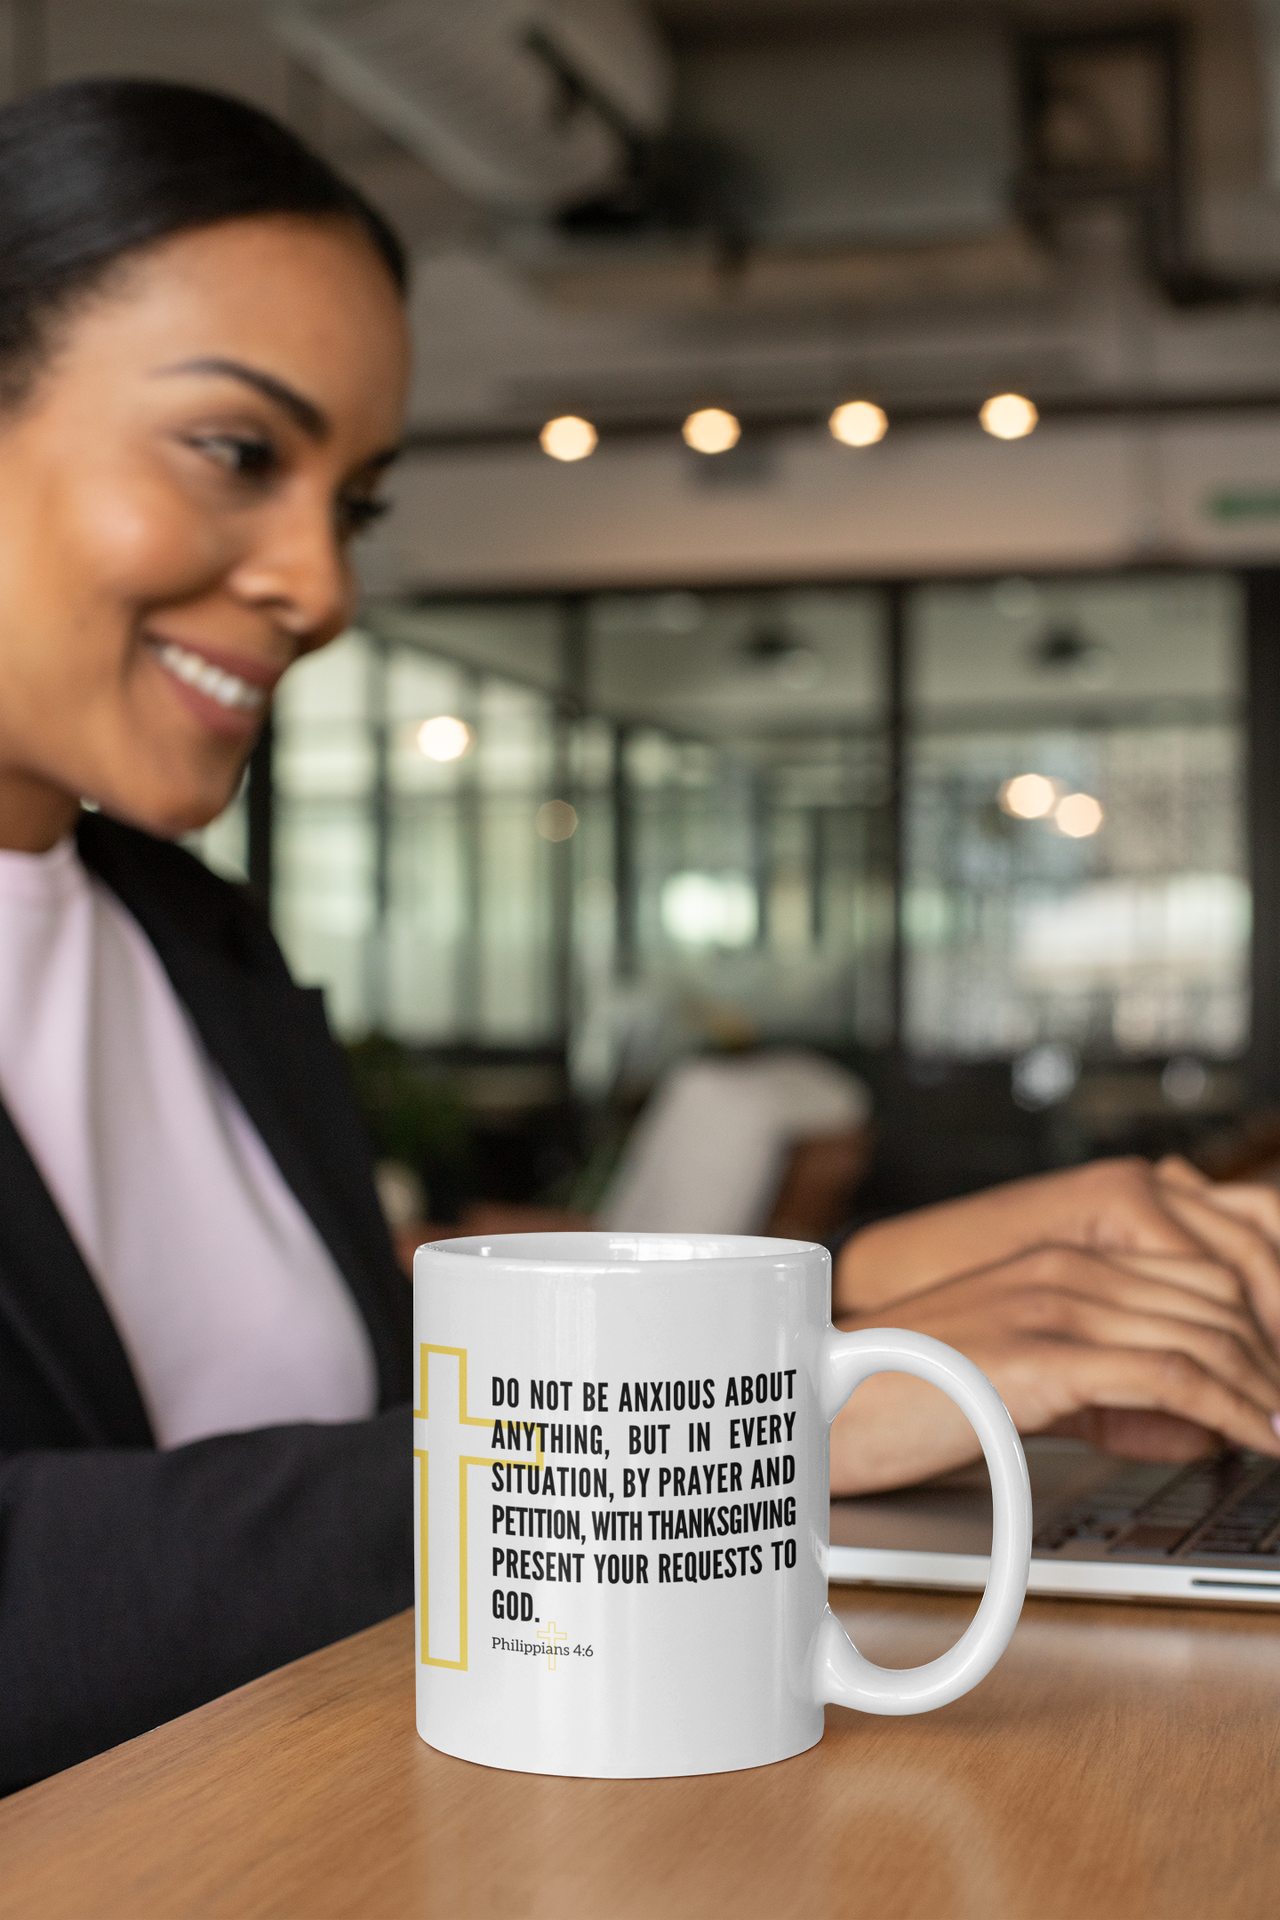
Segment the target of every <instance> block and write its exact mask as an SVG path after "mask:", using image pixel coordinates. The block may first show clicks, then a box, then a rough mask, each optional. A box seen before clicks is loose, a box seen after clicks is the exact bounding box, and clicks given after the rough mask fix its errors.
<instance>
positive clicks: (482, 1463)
mask: <svg viewBox="0 0 1280 1920" xmlns="http://www.w3.org/2000/svg"><path fill="white" fill-rule="evenodd" d="M830 1298H831V1262H830V1257H829V1255H828V1254H827V1253H826V1251H825V1249H823V1248H822V1247H816V1246H810V1245H807V1244H805V1243H804V1242H800V1241H792V1240H762V1239H746V1238H740V1237H733V1236H720V1235H712V1234H684V1235H663V1234H653V1233H644V1234H626V1233H572V1234H509V1235H501V1236H498V1237H495V1238H491V1239H472V1240H449V1241H444V1242H437V1243H436V1244H435V1245H434V1246H426V1247H420V1248H419V1250H418V1254H417V1258H416V1260H415V1262H414V1332H415V1351H416V1359H417V1379H418V1396H419V1397H418V1400H417V1406H416V1410H415V1418H414V1454H415V1470H416V1482H417V1493H416V1512H417V1524H416V1526H415V1529H414V1531H415V1561H416V1566H415V1591H416V1596H417V1608H416V1629H417V1640H416V1646H417V1662H418V1665H417V1696H418V1732H419V1733H420V1734H421V1735H422V1737H423V1739H424V1740H426V1741H429V1742H430V1744H431V1745H432V1746H433V1747H438V1748H439V1749H440V1750H441V1751H442V1752H444V1753H450V1754H455V1755H457V1756H458V1757H459V1758H460V1759H463V1760H474V1761H478V1762H480V1763H481V1764H483V1765H485V1766H491V1767H509V1768H513V1769H516V1770H518V1771H520V1772H525V1773H558V1774H579V1775H591V1776H595V1777H602V1778H609V1779H625V1778H640V1777H651V1776H656V1775H666V1774H692V1773H718V1772H727V1771H731V1770H733V1769H735V1768H739V1767H758V1766H762V1765H764V1764H766V1763H767V1762H769V1761H774V1760H785V1759H787V1758H788V1757H789V1756H790V1755H792V1754H796V1753H801V1752H803V1751H804V1750H805V1749H806V1748H807V1747H811V1746H813V1745H814V1744H815V1742H816V1741H818V1740H820V1739H821V1737H822V1728H823V1713H822V1708H823V1704H824V1702H827V1701H832V1702H835V1703H837V1704H839V1705H841V1706H846V1707H861V1708H863V1709H864V1710H866V1711H867V1712H870V1713H920V1712H924V1711H925V1710H927V1709H928V1708H931V1707H940V1706H944V1705H945V1704H946V1703H947V1702H948V1701H949V1700H954V1699H956V1698H957V1697H958V1696H959V1695H960V1694H962V1693H966V1692H967V1691H968V1690H969V1688H970V1687H972V1686H975V1685H976V1684H977V1682H978V1681H979V1680H981V1679H982V1677H983V1676H984V1674H986V1673H987V1672H988V1671H989V1670H990V1668H991V1667H992V1666H993V1665H994V1664H995V1662H996V1661H997V1660H998V1659H999V1657H1000V1655H1001V1653H1002V1652H1003V1651H1004V1649H1005V1647H1006V1645H1007V1644H1008V1641H1009V1638H1010V1635H1011V1634H1012V1632H1013V1629H1014V1626H1015V1624H1016V1622H1017V1619H1018V1614H1019V1612H1020V1610H1021V1607H1022V1600H1023V1595H1024V1593H1025V1590H1026V1583H1027V1567H1028V1563H1029V1559H1030V1550H1031V1495H1030V1486H1029V1483H1028V1479H1027V1466H1026V1460H1025V1458H1024V1456H1023V1452H1022V1447H1021V1444H1020V1442H1019V1440H1018V1435H1017V1432H1016V1430H1015V1428H1014V1425H1013V1422H1012V1420H1011V1419H1010V1418H1009V1415H1008V1413H1007V1412H1006V1411H1005V1408H1004V1405H1003V1404H1002V1402H1001V1400H1000V1398H999V1396H998V1394H997V1393H996V1391H995V1389H994V1387H992V1385H991V1384H990V1382H989V1381H988V1380H987V1379H986V1378H985V1377H984V1376H983V1375H982V1374H981V1373H980V1372H979V1371H978V1369H977V1368H976V1367H975V1366H974V1365H973V1363H972V1362H971V1361H969V1360H966V1359H965V1358H964V1357H963V1355H961V1354H958V1353H955V1352H953V1351H952V1349H951V1348H950V1347H945V1346H943V1345H942V1344H941V1343H940V1342H939V1341H937V1340H931V1339H929V1338H927V1337H926V1336H925V1335H924V1334H918V1333H907V1332H902V1331H900V1330H894V1329H891V1328H890V1329H876V1330H874V1331H868V1332H859V1333H837V1332H836V1331H835V1330H834V1329H833V1327H832V1325H831V1316H830ZM884 1372H900V1373H911V1374H915V1375H917V1376H918V1377H919V1378H920V1379H923V1380H930V1381H932V1382H933V1383H934V1384H935V1385H936V1386H939V1387H941V1388H942V1389H943V1391H944V1392H945V1393H948V1394H950V1396H951V1398H952V1399H953V1400H954V1401H955V1402H956V1404H957V1405H958V1406H959V1407H961V1408H962V1409H963V1411H964V1413H965V1414H966V1415H967V1417H968V1419H969V1420H970V1421H971V1422H972V1424H973V1427H974V1429H975V1431H976V1432H977V1435H978V1438H979V1439H980V1441H981V1443H982V1448H983V1452H984V1453H985V1454H986V1458H987V1465H988V1467H989V1469H990V1473H991V1487H992V1503H993V1509H994V1514H993V1530H992V1546H991V1570H990V1579H989V1581H988V1585H987V1590H986V1593H985V1594H984V1596H983V1599H982V1602H981V1605H980V1606H979V1608H978V1612H977V1616H976V1618H975V1619H974V1620H973V1622H972V1623H971V1625H970V1626H969V1628H968V1630H967V1631H966V1632H965V1633H964V1634H963V1635H962V1636H961V1638H960V1640H959V1641H958V1642H957V1644H956V1645H955V1646H954V1647H953V1648H952V1649H951V1651H950V1652H949V1653H946V1654H944V1655H943V1656H942V1658H941V1659H938V1660H934V1661H931V1662H930V1663H929V1664H928V1665H927V1666H923V1667H913V1668H910V1669H909V1670H907V1671H906V1672H898V1671H893V1670H889V1669H885V1668H881V1667H876V1666H872V1665H871V1664H870V1663H869V1662H868V1661H866V1660H864V1659H863V1658H862V1656H861V1654H859V1653H858V1652H857V1651H856V1649H855V1648H854V1647H853V1645H852V1644H851V1642H850V1641H849V1639H848V1637H847V1636H846V1634H845V1632H844V1630H843V1628H842V1627H841V1626H840V1625H839V1622H838V1621H837V1620H836V1618H835V1616H834V1615H833V1614H832V1612H831V1611H830V1609H829V1607H828V1606H827V1554H828V1514H829V1489H830V1455H829V1445H828V1429H829V1427H830V1424H831V1421H832V1420H833V1419H834V1417H835V1415H836V1414H837V1413H838V1412H839V1411H840V1409H841V1407H843V1405H844V1403H845V1401H846V1400H847V1399H848V1398H849V1395H850V1394H851V1393H852V1392H853V1389H854V1388H855V1387H856V1386H857V1385H858V1383H859V1381H861V1380H865V1379H866V1378H867V1376H868V1375H869V1374H873V1373H884Z"/></svg>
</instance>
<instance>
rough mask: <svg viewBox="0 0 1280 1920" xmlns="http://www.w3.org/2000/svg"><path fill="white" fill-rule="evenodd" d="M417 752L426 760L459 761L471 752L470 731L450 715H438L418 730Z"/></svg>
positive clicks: (424, 722) (463, 722) (461, 721)
mask: <svg viewBox="0 0 1280 1920" xmlns="http://www.w3.org/2000/svg"><path fill="white" fill-rule="evenodd" d="M418 751H419V752H420V753H425V754H426V756H427V759H428V760H461V758H462V756H463V754H464V753H469V752H470V751H471V729H470V727H469V726H468V725H467V723H466V721H465V720H457V719H455V718H454V716H453V714H451V713H438V714H437V715H436V716H435V719H434V720H424V721H423V723H422V725H421V726H420V727H419V728H418Z"/></svg>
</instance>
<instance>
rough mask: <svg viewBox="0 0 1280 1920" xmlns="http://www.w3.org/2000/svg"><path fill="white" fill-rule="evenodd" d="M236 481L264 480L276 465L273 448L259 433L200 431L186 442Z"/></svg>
mask: <svg viewBox="0 0 1280 1920" xmlns="http://www.w3.org/2000/svg"><path fill="white" fill-rule="evenodd" d="M188 444H189V445H190V446H193V447H195V448H196V450H197V452H199V453H203V454H204V455H205V456H206V457H207V458H208V459H210V460H213V461H215V462H216V463H217V465H218V466H220V467H224V468H225V469H226V471H227V472H228V473H230V474H234V475H235V477H236V479H238V480H263V479H266V478H267V476H268V475H270V474H272V473H274V471H275V469H276V467H277V466H278V465H279V459H278V457H277V454H276V450H275V447H274V446H273V445H272V443H271V441H270V440H266V439H263V438H262V437H261V436H260V435H258V434H238V433H202V434H198V435H196V436H195V437H193V438H192V439H191V440H190V441H189V443H188Z"/></svg>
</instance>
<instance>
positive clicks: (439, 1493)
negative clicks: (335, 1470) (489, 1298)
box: [413, 1340, 542, 1671]
mask: <svg viewBox="0 0 1280 1920" xmlns="http://www.w3.org/2000/svg"><path fill="white" fill-rule="evenodd" d="M418 1365H419V1381H420V1388H419V1402H420V1404H419V1405H418V1406H416V1407H415V1408H414V1410H413V1426H414V1448H413V1454H414V1459H415V1460H417V1461H419V1462H420V1463H421V1464H420V1465H419V1467H418V1540H419V1546H420V1553H421V1562H422V1567H421V1589H422V1591H421V1608H420V1611H421V1645H420V1647H419V1650H418V1657H419V1659H420V1660H421V1661H422V1663H423V1665H424V1666H428V1667H459V1668H462V1669H463V1670H464V1671H465V1669H466V1665H467V1468H468V1467H488V1466H491V1465H492V1464H493V1459H494V1456H493V1454H491V1453H490V1454H474V1453H465V1452H464V1451H463V1447H464V1445H465V1443H466V1441H467V1439H468V1438H469V1437H470V1436H469V1435H468V1434H467V1432H466V1429H467V1428H468V1427H484V1428H485V1429H486V1431H491V1429H492V1426H493V1421H492V1419H491V1418H489V1417H488V1416H486V1415H484V1414H474V1413H468V1412H467V1349H466V1348H465V1347H436V1346H431V1345H429V1344H428V1342H426V1341H425V1340H424V1341H422V1342H421V1343H420V1344H419V1347H418ZM503 1458H504V1459H505V1458H506V1456H505V1455H504V1456H503ZM520 1464H522V1465H524V1466H528V1467H531V1466H533V1465H534V1464H535V1462H534V1461H532V1460H526V1461H523V1462H521V1463H520ZM536 1464H537V1465H538V1466H541V1465H542V1448H541V1446H539V1447H538V1458H537V1462H536ZM430 1573H434V1574H435V1579H434V1580H432V1579H431V1578H430V1577H429V1575H430Z"/></svg>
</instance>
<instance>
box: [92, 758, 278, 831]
mask: <svg viewBox="0 0 1280 1920" xmlns="http://www.w3.org/2000/svg"><path fill="white" fill-rule="evenodd" d="M242 773H243V769H242V768H240V767H237V768H236V769H235V772H234V774H233V775H232V776H230V777H228V778H226V779H223V780H219V781H218V782H217V784H216V785H212V784H211V783H210V784H204V783H202V784H201V785H200V787H199V788H198V789H195V790H192V789H191V788H189V787H188V788H186V789H185V790H181V791H178V792H175V791H174V790H173V789H172V788H171V787H165V788H164V789H163V790H160V791H147V792H141V791H139V790H138V789H137V788H131V789H128V788H122V789H119V790H113V791H108V792H104V793H100V794H99V795H97V796H96V797H97V802H98V805H99V806H100V807H101V808H102V811H103V812H104V813H109V814H110V815H111V816H112V818H113V819H115V820H123V821H124V822H125V824H126V825H127V826H130V827H140V828H141V829H142V831H143V832H144V833H153V834H155V836H156V837H157V839H160V840H180V839H181V838H182V836H183V834H185V833H199V831H200V829H201V828H202V827H207V826H209V825H210V823H211V822H212V821H214V820H216V819H217V817H218V815H219V814H220V813H224V812H225V811H226V809H227V808H228V807H229V806H230V805H231V802H232V801H233V800H234V799H235V796H236V793H237V791H238V789H239V786H240V780H241V777H242Z"/></svg>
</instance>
